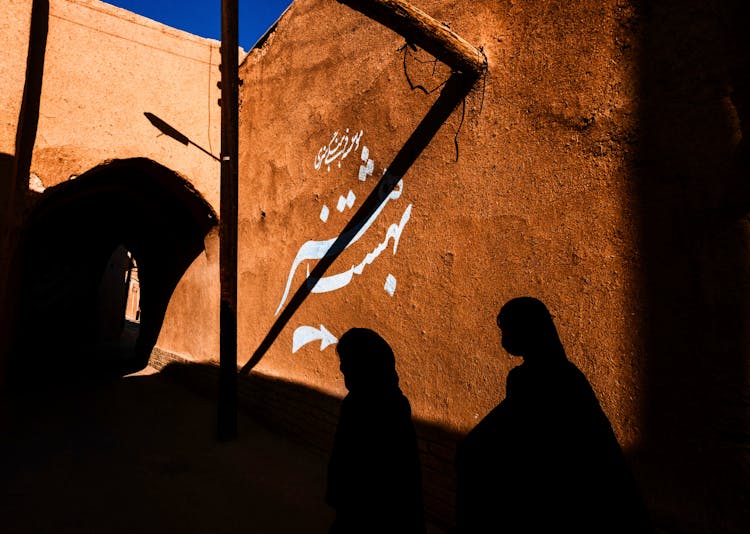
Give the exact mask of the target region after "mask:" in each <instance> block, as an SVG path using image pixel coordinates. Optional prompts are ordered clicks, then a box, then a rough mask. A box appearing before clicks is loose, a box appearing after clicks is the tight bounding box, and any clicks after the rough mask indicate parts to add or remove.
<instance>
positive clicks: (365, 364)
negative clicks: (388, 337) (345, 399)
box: [336, 328, 398, 392]
mask: <svg viewBox="0 0 750 534" xmlns="http://www.w3.org/2000/svg"><path fill="white" fill-rule="evenodd" d="M336 351H337V352H338V355H339V360H340V362H341V372H342V374H343V375H344V383H345V384H346V389H348V390H349V391H350V392H352V391H372V390H385V389H390V388H394V387H397V386H398V375H397V374H396V358H395V357H394V355H393V350H392V349H391V347H390V346H389V345H388V343H387V342H386V341H385V340H384V339H383V338H382V337H380V336H379V335H378V334H377V333H375V332H373V331H372V330H369V329H367V328H352V329H351V330H348V331H347V332H346V333H345V334H344V335H343V336H341V339H340V340H339V342H338V345H337V346H336Z"/></svg>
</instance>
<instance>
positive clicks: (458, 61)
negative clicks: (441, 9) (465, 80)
mask: <svg viewBox="0 0 750 534" xmlns="http://www.w3.org/2000/svg"><path fill="white" fill-rule="evenodd" d="M338 2H339V3H342V4H345V5H347V6H349V7H350V8H352V9H354V10H356V11H359V12H360V13H362V14H364V15H366V16H368V17H370V18H371V19H373V20H375V21H377V22H379V23H380V24H382V25H383V26H386V27H388V28H390V29H391V30H393V31H395V32H396V33H398V34H399V35H402V36H403V37H405V38H406V40H407V42H409V43H412V44H415V45H417V46H419V47H420V48H423V49H424V50H426V51H427V52H429V53H430V54H432V55H433V56H434V57H435V58H436V59H439V60H440V61H442V62H443V63H445V64H446V65H448V66H449V67H451V68H452V69H453V70H456V71H459V72H462V73H464V74H472V75H474V76H481V75H482V73H484V71H485V70H487V58H486V57H485V56H484V54H482V52H480V51H479V50H478V49H477V48H475V47H474V46H472V45H471V44H469V43H468V42H467V41H466V40H464V39H463V38H462V37H460V36H459V35H458V34H456V33H455V32H454V31H452V30H451V29H450V28H448V27H447V26H446V25H445V24H443V23H441V22H438V21H437V20H435V19H434V18H432V17H431V16H429V15H428V14H427V13H425V12H424V11H422V10H421V9H418V8H416V7H414V6H412V5H411V4H409V3H408V2H404V1H403V0H338Z"/></svg>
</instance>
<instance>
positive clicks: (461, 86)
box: [240, 72, 478, 374]
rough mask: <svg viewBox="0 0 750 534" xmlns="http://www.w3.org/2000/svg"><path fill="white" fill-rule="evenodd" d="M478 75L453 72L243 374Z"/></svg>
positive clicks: (284, 310) (298, 291)
mask: <svg viewBox="0 0 750 534" xmlns="http://www.w3.org/2000/svg"><path fill="white" fill-rule="evenodd" d="M477 79H478V77H477V76H475V75H473V74H464V73H460V72H454V73H453V74H452V75H451V77H450V78H448V81H447V82H446V84H445V86H444V87H443V90H442V91H441V92H440V96H439V97H438V99H437V100H436V101H435V103H434V104H433V105H432V107H431V108H430V110H429V111H428V112H427V115H425V117H424V118H423V119H422V122H420V123H419V125H418V126H417V128H416V129H415V130H414V132H413V133H412V134H411V136H410V137H409V139H408V140H407V141H406V143H404V145H403V146H402V147H401V150H399V152H398V154H396V157H395V158H394V159H393V161H392V162H391V164H390V165H389V166H388V170H387V171H386V173H385V174H384V175H383V177H382V178H381V179H380V181H379V182H378V184H377V185H376V186H375V188H374V189H373V191H372V192H371V193H370V195H369V196H368V197H367V198H366V199H365V201H364V202H363V203H362V205H361V206H360V208H359V209H358V210H357V212H356V213H355V214H354V215H353V216H352V218H351V219H350V220H349V222H348V223H347V225H346V226H345V227H344V229H343V230H342V231H341V233H340V234H339V236H338V237H337V238H336V241H335V242H334V243H333V245H331V248H330V249H328V252H327V253H326V255H325V256H324V257H323V258H322V259H321V260H320V261H318V263H317V264H316V265H315V268H314V269H313V270H312V271H311V272H310V274H309V275H308V277H307V278H306V279H305V281H304V282H302V285H301V286H300V287H299V288H298V289H297V291H295V292H294V295H292V298H291V299H290V300H289V304H287V306H286V307H285V308H284V309H283V310H282V311H281V314H280V315H279V317H278V318H277V319H276V321H275V322H274V323H273V325H271V328H270V330H269V331H268V333H267V334H266V337H265V338H264V339H263V341H262V342H261V343H260V345H259V346H258V348H257V349H256V350H255V352H254V353H253V355H252V357H251V358H250V360H248V362H247V363H246V364H245V365H244V366H243V367H242V369H240V374H245V373H249V372H250V371H252V369H253V367H255V366H256V365H257V364H258V362H260V360H261V359H262V358H263V356H265V354H266V352H268V349H270V348H271V345H273V343H274V342H275V341H276V339H277V338H278V336H279V334H280V333H281V331H282V330H283V329H284V327H285V326H286V324H287V323H288V322H289V320H290V319H291V318H292V317H293V316H294V314H295V313H296V312H297V310H298V309H299V307H300V306H301V305H302V303H303V302H304V301H305V299H306V298H307V297H308V295H309V294H310V293H311V291H312V288H314V287H315V284H316V283H317V282H318V280H320V279H321V278H322V277H323V274H324V273H325V272H326V270H327V269H328V268H329V267H330V266H331V264H333V262H334V261H336V258H338V257H339V255H340V254H341V253H342V252H343V251H344V249H345V248H346V247H347V245H349V243H350V242H351V241H352V239H353V238H354V236H355V235H356V234H357V232H358V231H359V230H360V229H361V228H362V226H363V225H364V224H365V223H366V222H367V220H368V219H369V218H370V216H371V215H372V214H373V213H375V211H376V210H377V209H378V208H379V207H380V205H381V204H382V203H383V201H384V200H385V199H386V198H387V197H388V195H389V194H390V193H391V192H392V191H393V189H394V188H395V187H396V185H397V184H398V182H399V181H400V180H401V178H402V177H403V176H404V175H405V174H406V172H407V171H408V170H409V168H411V166H412V165H413V164H414V162H415V161H416V160H417V158H418V157H419V155H420V154H421V153H422V151H423V150H424V149H425V148H426V147H427V145H429V144H430V141H432V138H433V137H434V136H435V134H436V133H437V132H438V130H439V129H440V127H441V126H442V125H443V124H444V123H445V121H446V120H448V117H450V115H451V113H453V110H454V109H456V107H457V106H458V105H459V104H460V103H461V102H462V101H463V99H464V98H465V97H466V95H468V94H469V91H471V88H472V87H473V86H474V83H475V82H476V81H477Z"/></svg>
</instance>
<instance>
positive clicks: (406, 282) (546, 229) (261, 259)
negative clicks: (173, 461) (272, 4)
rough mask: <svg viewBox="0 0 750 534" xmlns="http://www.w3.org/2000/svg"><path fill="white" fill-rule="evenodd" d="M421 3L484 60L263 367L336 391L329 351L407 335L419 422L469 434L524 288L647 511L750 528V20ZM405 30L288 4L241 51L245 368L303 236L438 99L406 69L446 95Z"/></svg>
mask: <svg viewBox="0 0 750 534" xmlns="http://www.w3.org/2000/svg"><path fill="white" fill-rule="evenodd" d="M416 4H417V5H418V6H419V7H420V8H422V9H423V10H425V11H426V12H428V13H429V14H431V15H433V16H434V17H435V18H437V19H438V20H440V21H444V22H445V23H447V24H449V26H450V27H451V28H452V29H453V30H455V31H456V32H457V33H458V34H459V35H461V36H462V37H464V38H465V39H466V40H468V41H469V42H471V43H472V44H474V45H476V46H481V47H482V48H483V50H484V53H485V54H486V55H487V58H488V61H489V72H488V74H487V76H486V77H485V78H484V79H483V80H481V81H480V82H478V83H477V85H476V86H475V88H474V90H473V91H472V92H471V94H469V96H468V97H467V98H466V104H465V109H462V107H459V109H458V110H456V111H455V112H454V113H453V114H452V115H451V117H450V118H449V119H448V120H447V121H446V123H445V124H444V125H443V126H442V128H441V129H440V131H439V132H438V134H437V135H436V136H435V137H434V138H433V139H432V140H431V142H430V143H429V145H428V146H427V148H426V149H425V151H424V152H423V153H422V154H421V156H420V157H419V158H418V159H417V160H416V163H415V164H414V165H413V166H412V167H411V168H410V169H409V170H408V172H407V173H406V174H405V175H404V176H403V184H402V186H400V187H397V188H396V190H395V191H394V194H393V195H391V196H390V197H389V199H388V201H387V202H386V203H385V207H384V208H383V210H382V212H380V213H379V215H378V216H377V218H375V220H374V221H373V222H372V224H371V225H370V224H368V225H367V226H366V228H367V229H366V232H364V234H362V235H361V237H360V238H359V239H358V240H357V241H356V242H354V243H353V244H352V245H351V246H350V247H349V248H348V249H346V250H345V251H344V253H343V254H342V255H341V256H340V257H339V258H338V259H337V261H336V262H335V263H334V264H333V265H332V266H331V268H330V269H329V270H328V271H327V272H326V275H327V276H329V278H327V279H323V280H321V282H319V285H318V289H320V290H325V292H314V293H312V294H310V295H309V296H308V298H307V299H306V300H305V301H304V303H303V304H302V305H301V306H300V308H299V309H298V310H297V311H296V313H295V314H294V315H293V316H292V318H291V320H290V321H289V323H288V324H287V325H286V326H285V327H284V329H283V330H282V331H281V333H280V335H278V337H275V338H274V342H273V344H272V345H271V347H270V349H269V350H268V351H267V352H266V353H265V354H264V356H263V358H262V360H261V361H260V363H259V364H258V365H257V367H256V368H255V369H256V371H257V372H258V373H260V374H263V375H267V376H271V377H277V378H283V379H285V380H288V381H291V382H294V383H298V384H303V385H306V386H308V387H310V388H312V389H315V390H318V391H321V392H324V393H327V394H330V395H333V396H336V397H341V396H343V395H344V394H345V388H344V384H343V380H342V377H341V374H340V372H339V368H338V361H337V357H336V353H335V345H333V344H329V342H331V341H333V338H337V337H340V336H341V335H342V334H343V333H344V332H345V331H346V330H347V329H349V328H351V327H354V326H360V327H369V328H372V329H374V330H376V331H378V332H379V333H380V334H381V335H382V336H383V337H384V338H385V339H386V340H387V341H388V342H389V343H390V344H391V346H392V347H393V348H394V351H395V354H396V358H397V367H398V371H399V374H400V378H401V385H402V389H403V391H404V393H405V394H406V395H407V396H408V397H409V399H410V400H411V403H412V407H413V410H414V415H415V418H416V419H417V420H419V421H420V422H427V423H434V424H436V425H440V426H442V427H444V428H446V429H448V430H451V431H456V432H458V433H463V432H465V431H467V430H469V429H470V428H472V427H473V426H474V425H475V424H476V423H477V422H478V421H479V420H480V419H481V418H482V417H483V416H484V415H486V414H487V412H488V411H489V410H490V409H491V408H493V407H494V406H495V405H496V404H497V402H498V401H499V400H500V399H502V398H503V396H504V393H505V391H504V383H505V378H506V376H507V374H508V372H509V370H510V369H511V368H512V367H513V366H515V365H516V364H517V363H518V362H517V361H516V360H514V359H513V358H511V357H510V356H508V355H507V354H506V353H505V352H504V351H503V350H502V349H501V348H500V335H499V332H498V329H497V327H496V326H495V316H496V314H497V311H498V310H499V308H500V307H501V306H502V305H503V304H504V303H505V302H507V301H508V300H509V299H511V298H513V297H516V296H520V295H532V296H535V297H537V298H539V299H541V300H542V301H544V302H545V303H546V304H547V306H548V307H549V309H550V310H551V311H552V313H553V315H554V317H555V322H556V324H557V327H558V330H559V332H560V335H561V338H562V341H563V344H564V346H565V348H566V351H567V354H568V356H569V358H570V360H572V361H573V362H574V363H575V364H576V365H577V366H578V367H579V368H580V369H581V370H582V371H583V372H584V373H585V375H586V376H587V378H588V379H589V381H590V382H591V384H592V386H593V388H594V390H595V391H596V393H597V396H598V397H599V400H600V401H601V404H602V407H603V408H604V411H605V412H606V414H607V415H608V416H609V418H610V420H611V421H612V424H613V427H614V429H615V432H616V434H617V436H618V438H619V440H620V443H621V444H622V445H623V448H624V449H625V451H626V453H627V455H628V458H629V461H630V462H631V465H632V466H633V468H634V471H635V474H636V477H637V478H638V480H639V483H640V484H641V487H642V490H643V492H644V496H645V498H646V500H647V501H648V504H649V508H650V510H651V512H652V514H653V516H654V517H655V519H656V521H657V524H659V525H660V526H661V527H662V528H665V529H666V530H675V531H691V532H702V531H726V532H740V531H742V525H747V524H750V521H748V520H747V519H748V518H747V517H746V512H745V511H746V510H748V509H750V507H748V506H747V504H748V503H747V494H746V492H745V491H744V490H742V489H741V488H742V487H747V480H749V479H750V471H748V468H747V466H748V465H750V463H749V462H748V458H747V452H746V450H747V444H748V442H749V441H748V438H747V428H748V417H747V413H748V412H747V403H746V400H743V399H747V394H748V391H750V387H749V386H748V383H749V382H750V380H749V379H748V375H747V368H748V367H747V361H748V354H747V343H746V340H747V336H746V334H745V332H746V331H747V327H746V324H747V306H746V304H745V303H746V302H747V298H746V297H747V288H748V284H747V279H748V275H750V270H749V269H748V265H750V263H749V262H748V261H747V260H748V258H747V247H746V243H747V242H748V240H747V235H748V234H747V222H746V221H745V219H744V214H745V213H746V212H747V205H748V203H747V201H746V199H747V195H746V193H745V192H746V191H747V188H746V187H745V186H742V185H740V184H742V183H744V182H746V178H747V163H746V162H747V148H746V147H747V143H744V147H745V148H744V149H742V146H743V145H742V144H741V143H740V140H741V139H742V128H741V125H742V124H743V123H746V122H747V121H746V117H744V116H743V115H742V113H743V109H744V110H746V109H747V105H746V104H747V98H746V96H747V94H748V93H747V87H748V83H747V72H748V69H747V68H746V67H747V65H748V61H747V52H745V51H746V50H748V47H747V46H745V45H746V43H744V42H743V39H744V38H742V37H741V36H742V35H743V34H742V28H746V25H743V24H744V23H745V22H748V19H747V18H742V16H744V15H745V14H746V13H744V12H743V9H745V8H743V7H742V6H741V4H740V3H739V2H736V3H732V2H730V3H723V4H722V5H721V6H719V5H713V4H710V5H705V3H701V2H697V1H696V2H687V3H681V4H679V5H674V6H673V5H672V4H671V3H669V2H656V3H649V7H648V8H646V7H644V6H642V5H641V3H639V2H620V1H604V2H593V1H590V0H577V1H572V2H516V1H514V0H508V1H502V2H496V1H489V0H486V1H485V0H480V1H476V2H463V1H461V2H451V3H446V2H439V1H437V0H424V1H421V2H418V3H416ZM403 44H404V40H403V38H401V37H399V36H398V35H396V34H394V33H392V32H391V31H389V30H387V29H385V28H384V27H382V26H380V25H379V24H377V23H375V22H373V21H370V20H368V19H367V18H366V17H364V16H362V15H360V14H358V13H356V12H354V11H352V10H350V9H349V8H347V7H345V6H342V5H340V4H338V3H337V2H333V1H326V0H298V1H297V2H295V4H294V5H293V6H292V8H291V10H290V11H289V12H288V14H287V16H286V17H284V19H283V20H282V21H281V22H280V24H279V26H278V28H277V29H276V31H275V33H274V34H273V35H272V36H271V37H270V39H269V40H268V42H267V43H265V45H264V46H263V48H262V49H261V50H254V51H252V52H251V54H250V56H249V58H248V59H247V61H246V62H245V64H244V66H243V68H242V70H241V77H242V78H243V79H244V82H245V83H244V86H243V88H242V95H241V98H242V107H241V141H240V151H241V155H240V160H241V161H240V172H241V175H240V180H241V182H240V206H239V209H240V234H239V235H240V250H239V262H240V265H239V269H240V272H239V280H240V300H239V335H240V339H239V353H240V355H241V356H240V358H241V361H240V364H242V363H244V362H246V361H247V360H248V359H249V358H250V356H251V355H252V354H253V353H254V352H255V351H256V349H257V348H258V347H259V345H260V343H261V341H262V340H263V339H264V337H265V336H266V335H267V334H268V332H269V331H270V330H271V328H272V326H273V325H274V321H275V320H276V318H277V317H278V315H277V314H279V313H280V312H281V310H283V309H284V306H286V305H288V304H289V300H290V296H291V295H292V294H293V293H294V291H295V290H296V289H297V288H298V287H300V285H301V284H302V283H303V281H304V279H305V276H306V272H307V270H308V269H310V270H312V269H313V267H314V265H315V264H316V262H317V259H316V257H317V256H320V250H321V247H324V245H323V244H321V243H317V244H316V243H311V242H313V241H315V242H324V241H325V240H328V239H331V238H335V237H337V236H338V234H339V232H340V231H341V230H342V228H343V227H344V225H345V224H346V222H347V221H348V220H349V218H350V217H351V215H352V214H353V213H354V212H355V211H356V209H357V208H358V207H359V206H360V205H361V202H362V200H363V199H364V198H365V197H366V196H367V195H368V194H369V193H370V192H371V191H372V188H373V187H374V184H375V183H376V180H377V179H378V178H379V177H380V176H381V175H382V174H383V172H384V169H385V168H386V167H388V165H389V164H390V162H391V161H393V159H394V157H395V156H396V154H397V153H398V151H399V150H400V148H401V147H402V146H403V145H404V143H405V142H406V140H407V139H408V138H409V136H410V135H411V133H412V132H413V131H414V129H415V128H416V126H417V125H418V124H419V122H420V120H421V119H422V118H423V117H424V116H425V115H426V114H427V113H428V111H429V109H430V106H431V105H432V103H433V102H435V100H436V98H437V95H438V93H439V90H436V91H435V92H432V93H431V94H429V95H427V94H425V92H423V91H420V90H418V89H416V90H413V89H410V86H409V82H408V80H407V76H408V78H409V79H411V81H412V82H413V84H415V85H422V86H424V87H426V88H428V89H433V88H437V87H438V86H439V85H440V83H441V82H443V81H444V80H445V79H446V78H447V76H448V72H447V70H446V68H445V66H443V65H437V66H433V64H432V63H430V62H429V59H430V58H429V57H428V56H427V55H425V54H424V53H415V54H414V55H415V56H416V57H414V55H412V54H411V53H409V55H407V57H406V63H405V64H404V53H405V51H404V50H403V49H402V45H403ZM407 52H408V51H407ZM743 68H744V70H743ZM743 117H744V118H743ZM360 132H361V133H360ZM342 136H346V140H343V141H342ZM456 144H457V147H456ZM365 147H366V150H365ZM457 149H458V151H457ZM743 150H744V152H743ZM738 154H739V155H741V154H745V158H746V159H745V160H744V161H745V163H744V165H745V166H744V167H742V166H741V164H738V163H737V162H736V160H737V156H738ZM369 160H372V162H373V165H372V168H371V169H368V168H367V165H368V164H369ZM740 161H742V160H741V158H740ZM738 165H740V166H739V167H738ZM360 169H362V170H360ZM743 169H744V170H743ZM370 171H372V173H371V174H370ZM360 173H362V174H361V176H362V178H364V181H363V180H360V179H359V177H360ZM743 177H744V178H743ZM743 180H744V181H743ZM350 192H351V193H350ZM389 231H390V234H389V233H388V232H389ZM396 244H397V245H398V247H397V248H396V247H395V245H396ZM368 254H369V257H368ZM287 290H288V293H287ZM295 335H296V339H297V346H296V347H295ZM321 338H322V342H321ZM295 349H296V350H295ZM423 460H424V459H423Z"/></svg>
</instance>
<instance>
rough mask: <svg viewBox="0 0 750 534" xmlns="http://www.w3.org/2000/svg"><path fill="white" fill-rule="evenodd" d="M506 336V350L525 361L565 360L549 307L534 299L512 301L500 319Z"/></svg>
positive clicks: (498, 322)
mask: <svg viewBox="0 0 750 534" xmlns="http://www.w3.org/2000/svg"><path fill="white" fill-rule="evenodd" d="M497 326H498V327H500V330H502V333H503V341H502V344H503V348H504V349H505V350H506V351H507V352H508V353H509V354H512V355H513V356H521V357H523V358H524V359H526V360H534V361H541V360H554V359H559V358H560V357H562V358H565V351H564V349H563V347H562V343H561V342H560V338H559V336H558V335H557V329H556V328H555V323H554V322H553V321H552V315H551V314H550V312H549V310H548V309H547V307H546V306H545V305H544V304H543V303H542V302H541V301H540V300H537V299H535V298H533V297H518V298H515V299H512V300H509V301H508V302H507V303H506V304H505V305H504V306H503V307H502V308H501V309H500V313H498V315H497Z"/></svg>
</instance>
